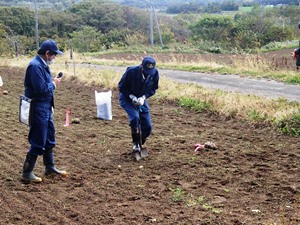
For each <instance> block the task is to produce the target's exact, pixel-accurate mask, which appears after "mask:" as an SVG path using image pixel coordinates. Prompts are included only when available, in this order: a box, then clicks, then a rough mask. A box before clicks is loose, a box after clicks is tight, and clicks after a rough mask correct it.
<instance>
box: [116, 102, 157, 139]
mask: <svg viewBox="0 0 300 225" xmlns="http://www.w3.org/2000/svg"><path fill="white" fill-rule="evenodd" d="M120 105H121V107H122V108H123V109H124V110H125V111H126V112H127V115H128V119H129V126H130V127H131V129H137V128H138V127H139V124H140V125H141V132H142V138H143V139H146V138H147V137H149V136H150V134H151V131H152V122H151V116H150V109H149V105H148V103H147V101H145V104H144V105H143V106H140V107H139V106H135V105H133V104H132V102H131V101H128V100H126V99H122V98H121V99H120Z"/></svg>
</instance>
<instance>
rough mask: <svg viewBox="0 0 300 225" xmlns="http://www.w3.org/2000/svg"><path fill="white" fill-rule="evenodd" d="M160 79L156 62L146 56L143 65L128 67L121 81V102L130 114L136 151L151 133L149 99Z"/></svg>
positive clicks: (134, 149)
mask: <svg viewBox="0 0 300 225" xmlns="http://www.w3.org/2000/svg"><path fill="white" fill-rule="evenodd" d="M158 81H159V74H158V70H157V69H156V62H155V60H154V59H153V58H152V57H150V56H146V57H145V58H144V59H143V60H142V64H141V65H138V66H132V67H128V68H127V70H126V72H125V73H124V74H123V76H122V78H121V80H120V82H119V85H118V88H119V91H120V96H119V102H120V105H121V107H122V108H123V109H124V110H125V111H126V113H127V114H128V119H129V126H130V127H131V136H132V142H133V148H132V150H133V151H134V152H136V151H141V149H142V146H141V145H143V144H144V143H145V142H146V139H147V138H148V137H149V136H150V134H151V131H152V122H151V117H150V107H149V104H148V102H147V99H148V98H150V97H151V96H153V95H154V94H155V92H156V90H157V89H158ZM139 126H140V129H139ZM140 132H141V133H140Z"/></svg>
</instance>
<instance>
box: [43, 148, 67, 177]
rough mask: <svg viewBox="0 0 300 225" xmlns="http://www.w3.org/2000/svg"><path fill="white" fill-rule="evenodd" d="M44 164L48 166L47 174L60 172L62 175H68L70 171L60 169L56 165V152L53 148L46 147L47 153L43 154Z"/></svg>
mask: <svg viewBox="0 0 300 225" xmlns="http://www.w3.org/2000/svg"><path fill="white" fill-rule="evenodd" d="M43 160H44V165H45V167H46V169H45V175H50V174H58V175H61V176H64V177H66V176H68V173H67V172H66V171H64V170H59V169H57V168H56V167H55V165H54V153H53V150H52V149H46V150H45V153H44V155H43Z"/></svg>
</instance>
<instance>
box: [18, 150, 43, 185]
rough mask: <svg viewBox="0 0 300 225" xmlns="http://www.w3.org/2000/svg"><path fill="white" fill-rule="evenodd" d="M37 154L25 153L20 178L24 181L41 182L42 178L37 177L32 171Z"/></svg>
mask: <svg viewBox="0 0 300 225" xmlns="http://www.w3.org/2000/svg"><path fill="white" fill-rule="evenodd" d="M37 157H38V156H37V155H32V154H30V153H27V155H26V159H25V162H24V165H23V173H22V180H23V181H26V182H34V183H40V182H42V178H40V177H37V176H35V175H34V173H33V169H34V166H35V163H36V160H37Z"/></svg>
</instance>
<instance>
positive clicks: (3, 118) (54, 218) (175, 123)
mask: <svg viewBox="0 0 300 225" xmlns="http://www.w3.org/2000/svg"><path fill="white" fill-rule="evenodd" d="M0 75H1V76H2V78H3V80H4V86H3V90H7V91H8V95H3V94H2V95H0V126H1V127H0V149H1V151H0V165H1V166H0V188H1V192H0V206H1V207H0V215H1V216H0V224H22V225H23V224H39V225H49V224H68V225H69V224H70V225H72V224H80V225H82V224H88V225H89V224H101V225H102V224H117V225H119V224H120V225H121V224H124V225H125V224H126V225H127V224H130V225H131V224H162V225H165V224H174V225H175V224H176V225H177V224H187V225H190V224H193V225H194V224H228V225H231V224H234V225H239V224H282V225H297V224H300V175H299V174H300V163H299V162H300V148H299V138H294V137H288V136H284V135H281V134H279V133H277V132H276V131H274V130H273V129H272V128H269V127H257V126H253V125H251V124H247V123H245V122H243V121H240V120H237V119H224V118H222V117H220V116H216V115H211V114H209V113H207V112H204V113H195V112H191V111H188V110H185V109H182V108H180V107H178V106H176V105H175V104H174V103H172V102H162V101H158V100H154V99H150V104H151V106H152V107H151V109H152V120H153V134H152V136H151V137H150V139H149V141H148V142H147V148H148V149H149V150H150V155H149V157H148V158H146V159H144V160H141V161H138V162H136V161H134V160H133V159H132V158H131V155H130V148H131V143H130V133H129V132H130V131H129V126H128V121H127V117H126V114H125V112H124V111H123V110H122V109H121V108H120V106H119V105H118V99H117V91H116V90H114V91H113V98H112V104H113V109H112V110H113V120H112V121H104V120H99V119H96V104H95V97H94V91H95V90H97V91H101V90H103V89H102V88H101V87H98V86H86V85H84V84H81V83H80V82H78V81H76V80H68V79H67V78H66V77H65V78H63V82H62V83H61V85H60V86H59V88H58V89H57V90H56V110H55V123H56V129H57V147H56V164H57V166H58V167H59V168H62V169H66V170H67V171H68V172H69V173H70V175H69V177H68V178H57V177H45V176H44V175H43V172H44V167H43V165H42V164H43V163H42V160H41V158H39V159H38V162H37V165H36V169H35V172H36V174H37V175H40V176H42V177H43V179H44V181H43V183H41V184H24V183H22V182H21V180H20V178H21V169H22V164H23V160H24V158H25V155H26V151H27V150H28V147H29V144H28V142H27V134H28V128H27V127H26V126H25V125H22V124H20V123H19V122H18V104H19V103H18V101H19V100H18V99H19V95H20V94H22V92H23V84H22V83H23V76H24V70H20V69H16V68H5V67H2V68H0ZM67 108H69V109H70V110H71V119H72V118H79V119H80V121H81V122H80V124H71V125H70V126H69V127H64V126H63V125H64V123H65V110H66V109H67ZM206 141H213V142H214V143H215V144H216V145H217V146H218V149H217V150H209V149H207V150H203V151H201V152H200V153H199V154H198V155H195V154H194V151H193V150H194V144H196V143H202V144H203V143H204V142H206Z"/></svg>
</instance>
